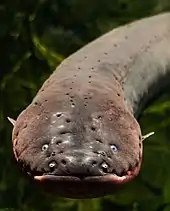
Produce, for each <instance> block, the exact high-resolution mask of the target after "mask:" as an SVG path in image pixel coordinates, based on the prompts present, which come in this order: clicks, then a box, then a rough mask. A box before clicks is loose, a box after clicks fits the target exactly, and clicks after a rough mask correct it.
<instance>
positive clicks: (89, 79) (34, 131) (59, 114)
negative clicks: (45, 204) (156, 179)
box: [10, 13, 170, 198]
mask: <svg viewBox="0 0 170 211" xmlns="http://www.w3.org/2000/svg"><path fill="white" fill-rule="evenodd" d="M169 16H170V15H169V14H168V13H167V14H162V15H157V16H155V17H151V18H146V19H143V20H140V21H137V22H134V23H132V24H129V25H126V26H123V27H119V28H118V29H115V30H113V31H111V32H109V33H107V34H106V35H104V36H102V37H100V38H99V39H97V40H95V41H94V42H92V43H90V44H88V45H87V46H85V47H83V48H82V49H80V50H79V51H78V52H76V53H75V54H73V55H71V56H70V57H68V58H67V59H66V60H64V61H63V62H62V63H61V64H60V65H59V66H58V67H57V69H56V71H54V73H53V74H52V75H51V76H50V77H49V78H48V79H47V80H46V81H45V83H44V84H43V86H42V87H41V89H40V90H39V92H38V93H37V95H36V96H35V98H34V99H33V101H32V103H31V104H30V105H29V106H28V107H27V108H26V109H25V110H24V111H23V112H22V113H21V114H20V115H19V116H18V118H17V120H16V122H15V121H13V120H11V119H10V121H11V122H12V124H13V125H14V128H13V134H12V140H13V150H14V155H15V158H16V160H17V162H18V163H19V165H20V166H21V168H22V169H23V170H24V172H26V173H27V174H28V175H29V176H30V177H31V178H32V179H33V180H35V181H36V182H37V183H38V184H39V185H40V187H41V188H43V189H44V190H46V191H48V192H49V193H52V194H56V195H58V196H64V197H69V198H94V197H99V196H104V195H108V194H114V193H116V191H118V190H119V189H120V187H121V186H122V185H123V184H125V183H127V182H130V181H131V180H132V179H134V178H135V177H136V176H137V174H138V173H139V170H140V167H141V162H142V135H141V130H140V126H139V124H138V122H137V120H136V118H137V117H138V115H139V114H140V112H141V111H142V109H143V108H144V107H145V105H146V103H147V102H148V101H149V100H150V99H152V97H154V96H155V95H156V93H157V92H156V91H155V92H153V94H147V93H148V90H150V89H151V88H152V89H153V87H154V86H155V84H156V83H158V81H159V79H160V78H161V79H162V78H163V77H165V76H166V78H168V74H169V73H168V68H167V67H168V65H169V63H168V59H167V58H168V56H169V52H168V51H167V50H165V46H166V45H167V44H169V40H168V35H169ZM151 27H152V30H151V29H150V28H151ZM148 29H149V30H148ZM149 31H151V32H149ZM137 35H140V36H137ZM145 57H146V59H145ZM157 58H160V61H161V63H160V61H159V60H158V59H157ZM143 61H145V65H144V63H143ZM151 64H153V66H154V67H155V68H154V69H153V71H152V74H151V76H152V78H151V77H147V74H146V73H147V71H148V67H150V65H151ZM165 67H166V68H165ZM161 68H162V69H161ZM166 69H167V71H165V70H166ZM134 76H135V77H134ZM145 77H146V78H145ZM132 79H133V80H132ZM144 80H145V85H143V84H144ZM165 84H166V81H164V84H162V85H161V84H160V87H162V88H163V86H164V85H165ZM154 90H156V89H154Z"/></svg>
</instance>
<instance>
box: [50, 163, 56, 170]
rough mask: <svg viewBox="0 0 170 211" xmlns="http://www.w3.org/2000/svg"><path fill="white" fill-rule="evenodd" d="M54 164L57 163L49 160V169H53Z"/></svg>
mask: <svg viewBox="0 0 170 211" xmlns="http://www.w3.org/2000/svg"><path fill="white" fill-rule="evenodd" d="M56 165H57V164H56V162H55V161H52V162H50V163H49V167H50V170H51V171H53V170H54V168H55V167H56Z"/></svg>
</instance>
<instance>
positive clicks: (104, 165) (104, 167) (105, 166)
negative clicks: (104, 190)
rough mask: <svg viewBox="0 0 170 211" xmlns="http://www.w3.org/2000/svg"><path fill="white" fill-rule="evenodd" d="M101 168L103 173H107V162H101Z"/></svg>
mask: <svg viewBox="0 0 170 211" xmlns="http://www.w3.org/2000/svg"><path fill="white" fill-rule="evenodd" d="M101 168H102V170H103V172H104V173H108V168H109V166H108V164H107V163H102V164H101Z"/></svg>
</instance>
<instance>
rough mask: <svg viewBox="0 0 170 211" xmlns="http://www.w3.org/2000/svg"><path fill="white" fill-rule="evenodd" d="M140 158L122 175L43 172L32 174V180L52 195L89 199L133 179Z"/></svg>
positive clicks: (111, 190) (105, 193) (138, 167)
mask: <svg viewBox="0 0 170 211" xmlns="http://www.w3.org/2000/svg"><path fill="white" fill-rule="evenodd" d="M140 166H141V159H140V162H139V163H138V165H137V166H136V167H135V168H134V169H133V170H132V171H128V172H126V173H125V174H124V175H122V176H118V175H116V174H106V175H103V176H86V175H84V177H82V176H81V177H80V176H74V175H63V176H58V175H51V174H43V175H41V176H34V181H36V182H37V184H38V185H39V186H40V188H41V189H42V190H43V191H45V192H47V193H49V194H52V195H56V196H59V197H66V198H73V199H91V198H98V197H103V196H106V195H112V194H115V193H117V192H118V191H119V190H120V189H121V188H122V187H123V186H122V185H123V184H126V183H128V182H130V181H131V180H133V179H134V178H135V177H136V176H137V175H138V173H139V171H140Z"/></svg>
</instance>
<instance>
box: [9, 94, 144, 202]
mask: <svg viewBox="0 0 170 211" xmlns="http://www.w3.org/2000/svg"><path fill="white" fill-rule="evenodd" d="M101 97H102V95H101V93H100V97H99V98H101ZM46 99H47V100H44V99H43V98H42V99H36V100H34V101H33V102H32V103H31V104H30V105H29V106H28V107H27V108H26V110H24V111H23V112H22V113H21V114H20V115H19V117H18V119H17V121H16V123H14V122H13V124H14V130H13V149H14V154H15V157H16V159H17V161H18V163H19V164H20V165H21V166H22V168H23V170H24V171H25V172H27V173H28V174H29V175H30V176H31V177H32V178H34V179H35V181H37V182H38V184H40V185H41V186H42V187H44V188H45V189H46V190H48V191H49V192H54V193H56V194H58V195H60V196H66V197H70V198H88V197H96V196H101V195H105V194H109V193H113V192H115V190H116V187H117V186H118V185H120V184H124V183H126V182H128V181H130V180H132V179H133V178H134V177H135V176H136V175H137V174H138V172H139V170H140V165H141V158H142V138H141V135H140V128H139V125H138V123H137V121H136V120H135V118H134V117H133V115H132V114H131V113H130V112H129V111H127V109H126V108H124V107H121V106H120V105H121V104H119V100H116V102H115V103H113V101H111V100H109V99H108V100H104V99H106V96H105V95H103V99H99V101H100V102H101V103H100V104H99V103H98V102H97V100H95V103H94V102H93V101H91V102H89V103H88V105H85V104H84V101H83V100H84V99H82V97H81V95H75V96H74V106H73V105H72V104H71V105H69V104H68V103H65V104H64V105H63V102H64V100H63V99H62V97H61V98H59V99H60V100H56V98H53V97H50V96H49V95H48V97H47V98H46ZM42 102H43V103H42ZM60 102H62V103H60ZM95 186H96V187H97V189H94V188H93V187H95ZM75 187H76V189H75Z"/></svg>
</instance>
